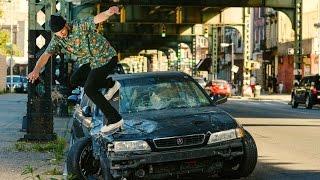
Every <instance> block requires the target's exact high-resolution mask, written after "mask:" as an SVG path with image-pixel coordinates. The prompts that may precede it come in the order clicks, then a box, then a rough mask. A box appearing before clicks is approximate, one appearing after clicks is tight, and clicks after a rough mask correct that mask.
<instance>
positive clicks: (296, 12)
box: [24, 0, 303, 140]
mask: <svg viewBox="0 0 320 180" xmlns="http://www.w3.org/2000/svg"><path fill="white" fill-rule="evenodd" d="M114 1H115V0H29V43H28V52H29V65H28V69H29V70H32V69H33V67H34V66H35V63H36V61H37V58H38V57H39V55H40V54H41V52H43V51H44V49H45V48H46V46H47V45H48V43H49V42H50V39H51V36H52V34H51V32H50V29H49V26H48V20H49V18H50V15H51V14H53V13H56V12H59V13H60V14H61V15H63V16H64V17H66V18H67V19H68V20H72V19H75V18H79V17H83V16H89V15H90V16H92V15H95V14H97V13H99V12H101V11H103V10H105V9H107V8H108V7H109V6H111V5H118V6H120V13H121V14H120V16H113V17H111V18H110V20H108V22H106V23H103V24H100V25H99V30H101V33H104V34H105V35H106V36H107V38H108V40H109V41H110V42H111V44H113V45H114V46H115V47H116V50H117V51H118V52H119V53H120V54H119V55H120V57H121V58H124V57H127V56H130V55H137V54H138V53H139V52H140V51H141V50H144V49H158V50H162V51H164V52H166V51H168V49H173V50H175V51H176V52H177V51H178V45H179V44H180V43H185V44H187V45H189V47H191V52H192V53H193V54H194V53H195V49H194V48H192V47H194V41H195V36H196V35H199V34H197V32H196V31H195V29H194V26H195V25H196V24H203V25H204V28H205V29H206V30H203V32H204V31H208V37H209V51H210V54H211V56H212V59H213V62H212V66H211V72H212V78H215V76H216V74H217V59H218V46H219V43H221V42H219V38H218V36H219V32H220V31H221V27H233V28H236V29H237V30H238V31H239V32H240V33H241V34H242V39H243V43H244V50H243V59H244V66H243V68H244V69H243V78H244V84H247V83H248V82H249V78H250V71H249V66H250V64H249V61H250V52H251V50H250V35H251V32H250V27H249V23H250V11H249V8H250V7H270V8H274V9H275V10H278V11H282V12H284V13H285V14H286V15H287V16H288V17H289V18H290V20H291V22H292V28H293V29H294V30H295V69H300V68H301V63H302V6H303V3H302V0H116V2H114ZM229 7H242V10H241V11H240V12H237V13H236V14H232V16H236V17H237V18H236V20H234V18H233V20H231V18H230V19H228V18H222V17H227V16H230V14H227V13H225V11H226V10H227V9H228V8H229ZM163 31H165V32H166V37H165V38H163V37H161V33H162V32H163ZM41 39H42V41H41ZM39 42H45V43H42V44H41V43H39ZM60 56H61V58H63V55H60ZM52 61H53V59H52V60H51V63H48V64H47V66H46V69H45V72H44V73H43V74H44V75H43V78H42V82H41V83H40V85H37V86H34V85H30V86H29V87H30V88H29V90H28V104H27V122H28V123H27V124H28V125H27V134H26V135H25V137H24V139H26V140H51V139H54V138H55V134H54V133H53V114H52V102H51V84H52V82H51V79H52ZM192 64H193V66H195V58H193V59H192ZM297 75H298V74H297Z"/></svg>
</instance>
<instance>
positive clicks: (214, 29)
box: [208, 27, 219, 81]
mask: <svg viewBox="0 0 320 180" xmlns="http://www.w3.org/2000/svg"><path fill="white" fill-rule="evenodd" d="M218 42H219V41H218V27H212V49H211V50H212V51H211V58H212V64H211V72H210V74H211V75H209V77H208V79H209V81H211V80H214V79H217V74H218V70H217V68H218Z"/></svg>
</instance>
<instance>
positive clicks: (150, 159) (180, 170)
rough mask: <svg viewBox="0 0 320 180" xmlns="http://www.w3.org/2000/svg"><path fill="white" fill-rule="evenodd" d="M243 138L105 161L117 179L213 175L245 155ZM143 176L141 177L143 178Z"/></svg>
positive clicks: (105, 158) (104, 158)
mask: <svg viewBox="0 0 320 180" xmlns="http://www.w3.org/2000/svg"><path fill="white" fill-rule="evenodd" d="M242 146H243V144H242V141H241V139H234V140H230V141H227V142H222V143H217V144H215V145H210V146H204V147H197V148H192V149H178V150H170V151H162V152H148V153H143V154H141V153H140V154H139V153H132V152H131V153H113V152H109V153H108V155H106V154H102V156H101V157H102V158H101V161H102V163H104V164H105V166H106V167H110V172H111V174H112V175H113V177H115V178H119V177H128V176H129V175H131V174H133V175H136V176H138V177H140V178H141V177H143V178H152V179H153V178H164V177H168V176H175V175H183V174H189V173H199V172H203V173H212V172H215V171H218V170H220V169H221V168H222V165H223V162H224V161H225V160H230V159H232V158H234V157H237V156H241V155H243V148H242ZM139 175H140V176H139Z"/></svg>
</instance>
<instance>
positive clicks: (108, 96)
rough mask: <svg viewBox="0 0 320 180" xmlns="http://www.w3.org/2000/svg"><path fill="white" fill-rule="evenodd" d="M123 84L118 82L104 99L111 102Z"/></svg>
mask: <svg viewBox="0 0 320 180" xmlns="http://www.w3.org/2000/svg"><path fill="white" fill-rule="evenodd" d="M120 86H121V84H120V83H119V82H118V81H116V82H115V83H114V85H113V87H112V88H110V89H109V90H108V92H107V93H106V94H105V95H104V97H105V98H106V99H107V100H108V101H109V100H110V99H111V98H112V97H113V96H114V94H115V93H116V92H117V91H118V90H119V89H120Z"/></svg>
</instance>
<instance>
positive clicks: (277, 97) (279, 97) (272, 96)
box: [230, 94, 291, 102]
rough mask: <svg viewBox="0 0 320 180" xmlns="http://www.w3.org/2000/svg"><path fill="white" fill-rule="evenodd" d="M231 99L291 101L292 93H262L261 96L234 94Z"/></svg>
mask: <svg viewBox="0 0 320 180" xmlns="http://www.w3.org/2000/svg"><path fill="white" fill-rule="evenodd" d="M230 99H241V100H256V101H282V102H290V101H291V96H290V94H270V95H269V94H261V95H260V96H259V97H242V96H232V97H230Z"/></svg>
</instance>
